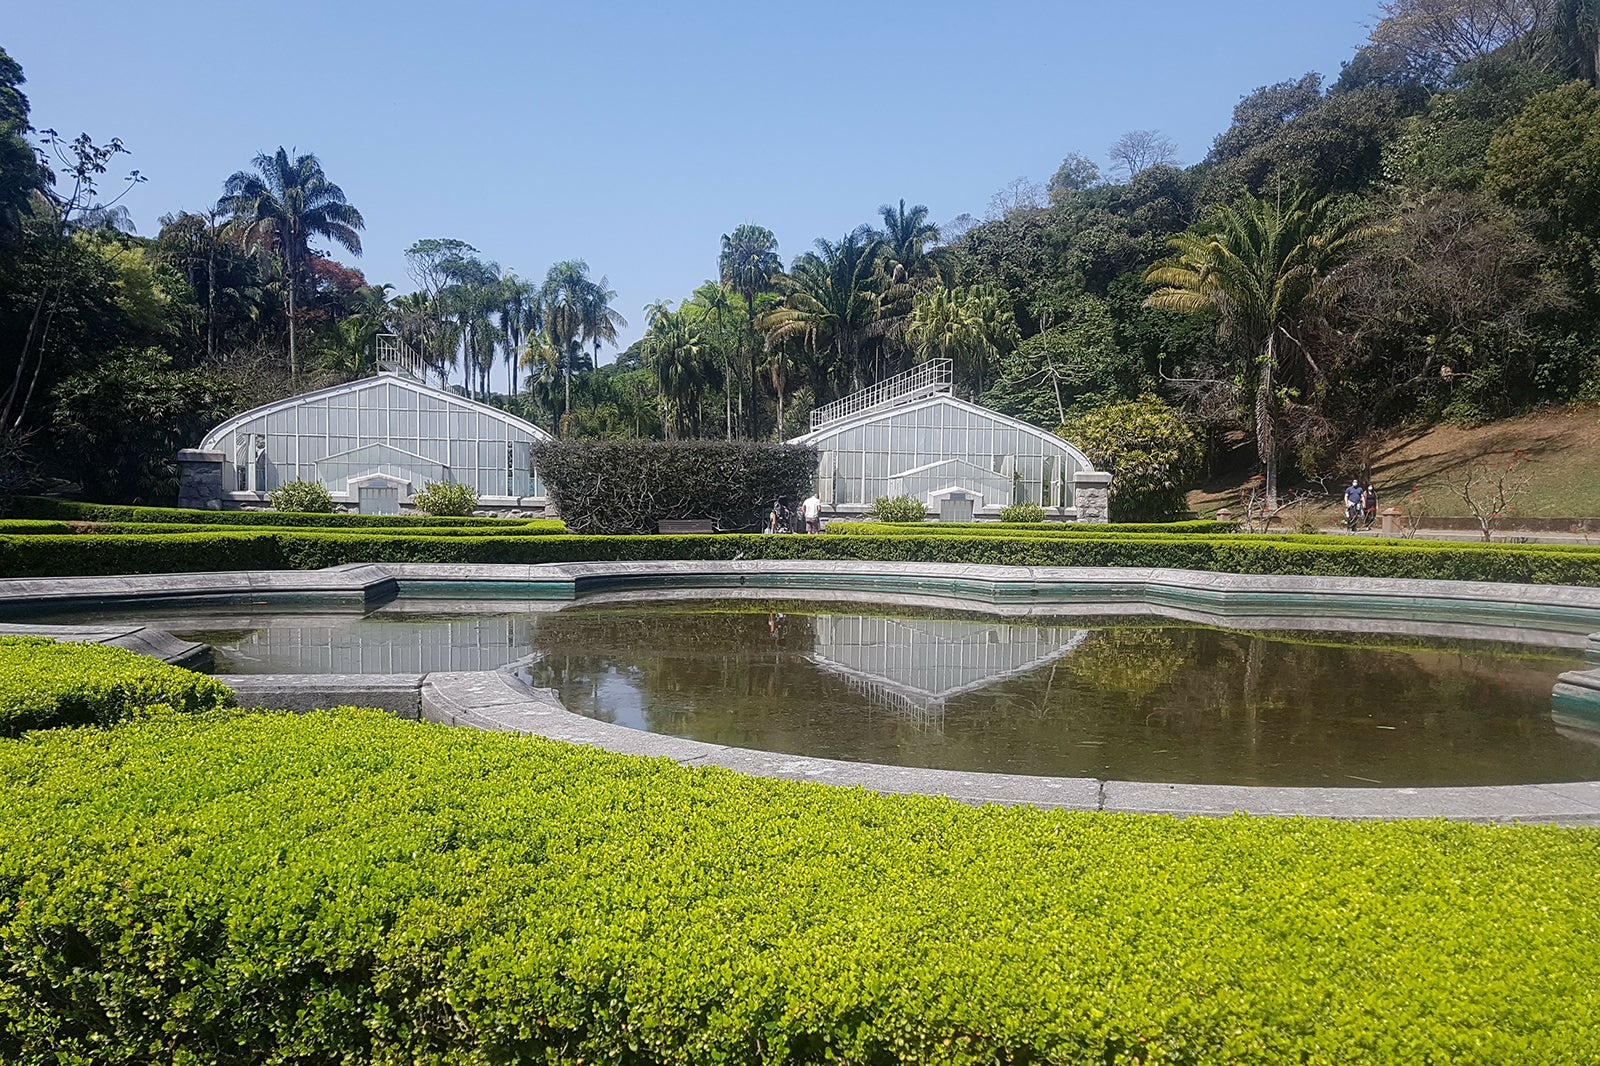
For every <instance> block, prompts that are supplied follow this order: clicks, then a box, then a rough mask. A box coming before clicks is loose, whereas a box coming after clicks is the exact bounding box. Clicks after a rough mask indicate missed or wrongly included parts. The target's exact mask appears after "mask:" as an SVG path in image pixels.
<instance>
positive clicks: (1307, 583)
mask: <svg viewBox="0 0 1600 1066" xmlns="http://www.w3.org/2000/svg"><path fill="white" fill-rule="evenodd" d="M716 589H741V590H746V591H752V590H764V591H768V592H772V593H780V594H789V595H793V594H795V593H796V592H803V591H810V592H849V593H852V594H855V595H862V594H885V595H902V596H910V597H916V598H922V599H928V600H948V601H952V602H954V601H959V602H961V603H962V604H965V605H970V606H975V607H980V608H982V609H985V610H989V611H992V612H993V613H996V614H1001V615H1011V616H1015V615H1019V614H1020V615H1026V614H1032V613H1036V612H1042V613H1050V612H1055V613H1061V612H1062V611H1067V610H1072V609H1074V608H1075V607H1081V606H1083V605H1085V604H1090V603H1093V604H1100V605H1104V604H1107V603H1112V604H1116V603H1125V604H1139V603H1143V604H1149V605H1152V606H1159V607H1164V608H1166V609H1167V610H1168V611H1171V612H1177V613H1179V614H1180V615H1181V614H1183V613H1187V612H1194V613H1200V614H1216V615H1218V616H1221V617H1225V618H1232V619H1234V620H1237V619H1239V618H1249V619H1254V620H1257V621H1258V622H1260V621H1261V620H1262V619H1271V620H1274V621H1282V620H1284V619H1290V620H1293V619H1296V618H1299V619H1303V618H1306V617H1317V618H1319V619H1321V618H1326V617H1328V612H1329V611H1330V610H1331V611H1334V612H1336V613H1338V614H1340V615H1342V616H1344V617H1348V618H1352V619H1361V618H1376V619H1384V620H1386V621H1387V624H1388V627H1389V628H1390V631H1398V632H1405V631H1407V630H1406V625H1407V623H1408V622H1410V623H1413V624H1416V625H1419V626H1422V625H1426V624H1427V622H1428V619H1429V618H1430V617H1431V618H1434V619H1454V620H1455V621H1457V622H1461V623H1465V624H1470V625H1473V626H1482V627H1485V628H1486V629H1493V630H1500V631H1503V632H1515V631H1519V630H1524V629H1525V630H1529V631H1534V630H1541V629H1543V630H1548V629H1551V628H1552V627H1554V628H1559V629H1562V630H1565V631H1566V632H1567V633H1569V634H1571V636H1570V641H1571V643H1570V644H1569V646H1574V647H1582V646H1583V645H1584V641H1585V636H1584V634H1586V633H1588V632H1596V631H1600V589H1591V588H1579V587H1573V586H1556V585H1517V584H1505V583H1478V582H1462V581H1425V580H1417V579H1400V578H1348V577H1302V576H1286V575H1241V574H1226V573H1216V572H1210V571H1184V570H1169V569H1155V568H1076V567H1070V568H1069V567H998V566H968V565H952V564H933V563H884V562H855V561H822V560H784V561H775V560H772V561H769V560H760V561H755V560H752V561H747V562H745V561H740V562H681V561H659V562H589V563H557V564H542V565H503V564H481V565H473V564H354V565H349V566H341V567H333V568H330V569H327V570H319V571H258V572H234V573H215V574H171V575H167V574H160V575H129V576H118V577H64V578H26V579H19V578H8V579H0V614H4V615H8V616H11V617H15V616H16V615H17V614H19V613H22V612H26V611H30V610H34V611H37V610H40V609H57V608H65V607H76V608H85V607H95V606H105V607H117V608H126V607H132V606H137V605H140V604H168V605H170V604H174V603H183V602H193V603H219V602H221V603H257V604H260V603H271V604H277V605H291V604H292V605H304V604H316V605H342V606H349V607H366V606H374V605H377V604H381V603H383V602H386V601H387V600H390V599H393V598H394V597H395V596H397V595H405V596H407V597H408V598H410V597H413V596H417V597H423V598H426V597H429V596H430V595H431V596H439V595H446V594H454V595H461V594H463V593H468V594H482V595H491V594H492V595H494V596H495V597H496V598H501V599H507V600H513V601H514V600H541V601H552V600H555V601H578V600H582V599H585V598H588V597H592V596H597V595H602V594H616V595H623V596H628V597H630V598H631V597H633V596H646V595H652V594H653V595H656V596H659V595H660V594H661V593H663V592H666V591H669V590H685V591H687V590H696V591H701V592H704V591H706V590H716ZM1395 627H1398V628H1395ZM74 628H75V627H66V626H53V627H48V630H49V633H48V635H52V636H58V637H61V636H63V635H64V634H66V633H68V632H70V631H71V630H72V629H74ZM82 628H83V629H85V630H94V631H95V635H92V636H91V635H85V636H83V638H82V639H94V640H108V641H111V642H117V634H116V632H115V631H116V630H117V629H118V627H117V626H116V625H115V624H106V625H99V626H87V627H82ZM122 628H124V629H127V630H129V631H133V630H139V631H141V635H140V636H138V637H136V638H135V639H137V640H140V641H143V642H144V643H145V644H146V645H147V647H149V646H160V638H159V636H155V635H154V634H153V633H152V631H150V630H148V629H147V628H146V627H138V626H124V627H122ZM46 629H47V627H44V626H30V625H26V624H8V625H4V626H0V632H13V633H14V632H39V633H45V632H46ZM155 633H159V631H155ZM136 650H146V648H140V649H136ZM1596 650H1597V649H1596V648H1595V645H1594V643H1593V642H1591V643H1590V653H1591V660H1592V659H1593V658H1594V652H1595V651H1596ZM225 680H226V681H227V682H228V683H229V684H230V685H232V686H233V687H234V688H235V689H236V691H238V693H239V698H240V702H241V703H243V704H250V703H261V702H263V699H265V698H267V697H269V696H270V697H272V698H274V699H276V701H277V704H278V705H284V706H285V708H286V709H290V710H295V709H309V708H310V706H312V705H322V706H330V705H334V704H336V703H338V704H348V703H362V702H368V703H373V704H376V705H378V706H382V707H386V708H387V709H389V710H391V711H393V712H395V713H397V714H400V715H401V716H403V717H407V718H422V719H425V720H428V721H434V722H441V723H444V724H450V725H469V726H473V727H475V728H480V729H488V730H496V731H514V732H520V733H528V734H535V735H539V736H544V737H548V738H550V739H555V740H562V741H567V742H571V743H578V744H587V745H591V746H596V747H601V748H605V749H607V750H610V751H615V752H620V753H624V754H636V755H651V756H661V757H666V758H671V759H674V760H675V761H677V762H679V763H682V764H685V765H699V766H721V767H725V768H727V769H731V770H734V771H737V772H741V773H747V774H752V775H756V776H762V777H776V778H784V779H789V780H800V781H815V782H823V783H828V784H835V785H847V786H860V787H865V788H868V789H873V790H875V791H880V792H886V793H914V794H925V795H941V796H947V797H951V798H954V799H958V800H962V801H965V802H970V803H1000V804H1031V805H1034V806H1039V807H1049V808H1064V809H1075V810H1092V811H1116V812H1126V813H1143V814H1174V815H1196V814H1203V815H1227V814H1232V813H1236V812H1239V813H1248V814H1257V815H1273V816H1282V815H1304V816H1312V817H1331V818H1343V819H1401V818H1448V819H1452V820H1464V821H1479V822H1507V821H1520V822H1555V823H1563V824H1574V825H1600V781H1579V782H1569V783H1557V784H1540V785H1496V786H1463V787H1456V788H1450V787H1443V788H1441V787H1419V788H1384V787H1374V788H1338V787H1334V788H1324V787H1303V788H1302V787H1271V786H1244V785H1215V784H1162V783H1151V782H1129V781H1114V780H1101V779H1096V778H1053V777H1033V776H1024V775H1011V774H994V773H976V772H970V773H969V772H963V771H949V770H933V769H922V768H916V767H902V766H892V765H880V764H871V763H851V762H842V761H837V760H828V759H814V758H808V757H803V756H795V755H786V754H780V753H774V752H767V751H758V750H753V749H744V748H732V747H727V746H723V745H718V744H710V743H704V742H700V741H693V740H686V739H682V738H677V737H672V736H667V735H663V734H655V733H647V732H643V731H639V730H635V729H631V728H628V727H624V726H616V725H612V724H610V723H605V722H600V721H597V720H595V719H590V718H586V717H583V716H582V715H578V714H576V713H574V712H571V711H568V710H567V709H566V708H565V707H563V706H561V704H560V703H559V701H558V700H556V698H555V696H554V694H553V693H551V692H548V691H547V690H537V689H530V688H528V687H527V686H525V685H523V684H522V683H521V682H520V681H518V680H517V679H516V678H515V677H514V676H512V674H511V672H510V671H509V670H508V669H502V670H498V671H481V672H462V673H448V672H441V673H431V674H426V675H359V676H350V675H346V676H337V675H252V676H249V677H246V676H244V675H232V676H228V677H227V678H225ZM1562 687H1565V689H1566V690H1567V697H1568V698H1571V699H1576V700H1579V701H1589V702H1591V703H1600V670H1585V671H1573V672H1571V673H1569V674H1564V675H1562V677H1561V685H1560V686H1558V690H1559V689H1560V688H1562ZM363 694H367V695H370V696H371V697H373V699H370V700H363V699H362V698H361V697H362V696H363ZM258 696H259V697H262V699H257V698H256V697H258ZM335 697H337V698H335Z"/></svg>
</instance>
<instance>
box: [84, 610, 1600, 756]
mask: <svg viewBox="0 0 1600 1066" xmlns="http://www.w3.org/2000/svg"><path fill="white" fill-rule="evenodd" d="M238 610H239V609H237V608H235V609H233V611H232V612H229V611H227V610H222V609H213V610H211V611H193V612H187V613H184V614H183V615H181V616H179V615H169V616H166V617H151V616H150V614H145V615H141V616H139V620H141V621H144V622H147V623H148V624H150V625H155V626H159V627H161V628H165V629H168V630H170V631H172V632H174V633H176V634H178V635H180V636H183V637H185V638H187V639H190V640H197V641H203V642H205V643H208V644H211V645H212V646H213V647H214V649H215V654H216V660H217V672H218V673H221V674H227V673H317V672H323V673H421V672H429V671H436V670H492V669H496V668H498V667H502V666H506V665H509V664H513V663H518V662H523V661H524V660H529V657H530V656H533V658H532V659H531V660H529V661H527V662H525V663H524V665H523V666H522V667H521V668H520V669H521V674H522V676H523V677H524V679H525V680H527V681H528V683H529V684H532V685H534V686H537V687H541V688H549V689H554V690H555V691H556V692H557V693H558V694H559V696H560V698H561V700H562V702H563V703H565V704H566V706H567V707H568V708H570V709H571V710H573V711H575V712H577V713H579V714H583V715H588V716H590V717H593V718H597V719H602V720H605V721H609V722H615V723H618V724H621V725H625V726H628V727H631V728H635V729H644V730H650V731H653V732H658V733H665V734H670V735H673V736H679V737H687V738H690V739H694V740H700V741H707V742H711V743H717V744H728V745H734V746H738V747H746V748H760V749H765V750H768V751H777V752H785V753H793V754H796V755H805V756H814V757H825V758H833V759H847V760H854V761H864V762H878V763H893V764H899V765H908V766H924V767H935V768H944V769H954V770H971V771H993V772H1003V773H1017V774H1041V775H1051V776H1072V777H1100V778H1108V779H1116V780H1135V781H1171V782H1206V783H1226V784H1248V785H1305V786H1391V787H1396V786H1407V787H1409V786H1427V785H1490V784H1516V783H1537V782H1551V781H1576V780H1596V779H1600V725H1597V726H1596V728H1592V729H1591V728H1584V727H1583V723H1579V724H1578V726H1577V727H1574V725H1573V722H1572V721H1570V720H1567V719H1563V718H1560V717H1559V716H1558V717H1556V718H1553V717H1552V706H1551V687H1552V686H1553V685H1554V684H1555V681H1556V677H1557V675H1558V674H1560V673H1561V672H1563V671H1566V670H1571V669H1576V668H1581V667H1582V665H1583V660H1582V655H1581V653H1580V652H1579V651H1577V650H1569V649H1566V648H1561V647H1551V646H1538V645H1535V644H1504V643H1492V642H1487V641H1482V640H1466V639H1445V638H1440V637H1434V638H1429V637H1412V636H1405V637H1401V636H1379V635H1373V634H1361V633H1349V632H1341V633H1318V632H1312V631H1304V630H1296V631H1282V630H1280V631H1272V632H1250V631H1244V630H1236V629H1226V628H1214V627H1207V626H1203V625H1195V624H1187V623H1180V622H1176V621H1173V620H1171V619H1167V618H1159V617H1104V616H1091V615H1085V616H1081V617H1066V616H1063V617H1052V618H1044V619H1027V620H1017V619H1004V618H996V617H991V616H987V615H983V614H979V613H970V612H958V611H941V610H938V609H935V608H922V607H917V608H913V607H895V606H892V605H889V604H882V605H871V606H866V605H862V604H857V603H827V602H803V601H796V600H782V601H778V600H773V601H756V600H748V599H743V600H707V599H683V600H675V599H672V598H670V597H664V598H661V599H659V600H658V601H657V602H653V603H640V602H620V603H602V602H588V603H585V602H579V603H577V604H565V605H558V604H544V605H532V604H527V605H520V604H508V603H505V602H503V601H502V602H493V601H484V602H479V603H465V602H463V603H441V602H435V601H417V602H415V603H409V604H408V603H407V602H406V601H404V600H403V599H402V600H400V601H396V602H395V603H393V604H391V605H389V606H386V607H384V608H382V609H380V610H376V611H373V612H370V613H367V614H365V615H363V614H358V613H349V614H339V613H301V614H294V613H281V612H280V613H273V614H268V613H262V614H259V615H251V614H240V613H238ZM123 617H133V615H131V614H127V615H123ZM55 620H57V621H66V620H68V619H66V618H61V617H58V618H57V619H55ZM79 620H85V619H81V618H80V619H79ZM95 620H97V621H106V620H108V619H107V617H106V616H105V615H104V614H98V615H96V616H95Z"/></svg>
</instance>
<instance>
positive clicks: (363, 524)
mask: <svg viewBox="0 0 1600 1066" xmlns="http://www.w3.org/2000/svg"><path fill="white" fill-rule="evenodd" d="M6 511H7V516H8V517H11V518H47V519H55V520H57V521H63V522H176V523H180V524H186V525H201V526H297V527H301V528H317V529H320V528H329V529H343V528H349V529H365V528H370V527H375V526H399V527H405V526H427V527H437V526H487V527H494V526H499V525H505V524H508V523H520V522H525V521H527V519H522V518H485V517H478V516H470V517H465V518H434V517H432V516H429V515H380V514H317V513H309V512H303V511H302V512H295V511H199V510H193V509H190V508H185V507H135V506H129V505H126V504H113V503H82V502H79V501H77V500H58V499H54V498H52V497H47V496H24V497H19V498H17V499H15V500H12V501H11V502H10V504H9V505H8V506H7V508H6Z"/></svg>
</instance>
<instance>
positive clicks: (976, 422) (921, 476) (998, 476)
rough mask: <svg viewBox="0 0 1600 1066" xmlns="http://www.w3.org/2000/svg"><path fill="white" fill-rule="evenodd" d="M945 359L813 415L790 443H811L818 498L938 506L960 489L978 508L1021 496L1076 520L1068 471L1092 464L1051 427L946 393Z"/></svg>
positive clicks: (852, 506)
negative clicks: (888, 499)
mask: <svg viewBox="0 0 1600 1066" xmlns="http://www.w3.org/2000/svg"><path fill="white" fill-rule="evenodd" d="M940 364H944V365H942V366H941V365H940ZM948 364H949V361H948V360H935V361H933V362H932V363H929V364H927V365H925V366H924V367H919V368H918V369H917V370H914V371H912V372H911V373H909V374H904V375H901V377H900V378H897V379H893V380H891V381H887V382H884V383H883V384H881V385H878V386H876V387H874V389H872V390H869V391H868V392H865V393H857V394H855V395H853V396H847V397H845V398H844V399H843V400H840V401H839V402H838V403H835V404H831V405H829V406H828V407H824V408H820V409H819V410H817V411H816V412H814V413H813V415H812V420H811V427H812V428H811V432H810V433H808V434H806V435H805V436H803V437H798V438H796V439H795V440H794V441H792V442H791V443H794V444H809V445H811V446H813V447H815V448H816V449H817V452H818V453H819V454H818V466H817V484H818V489H817V494H818V495H819V496H820V497H822V499H823V500H824V501H825V502H827V503H829V504H831V505H832V507H833V509H834V510H836V511H846V512H848V511H851V510H865V509H866V508H868V507H870V506H871V505H872V503H873V501H874V500H876V499H878V498H879V497H881V496H915V497H917V498H918V499H921V500H923V501H924V502H925V503H927V505H928V509H929V510H930V511H938V510H939V509H940V508H939V501H940V499H941V498H947V497H949V496H952V495H958V496H959V495H964V496H965V497H966V498H967V499H969V500H971V502H972V503H973V505H974V509H975V511H976V512H977V513H980V514H982V513H990V514H992V513H994V512H996V511H998V510H999V509H1000V508H1002V507H1006V506H1008V505H1010V504H1013V503H1022V502H1030V503H1037V504H1040V505H1041V506H1043V507H1045V508H1046V509H1048V510H1050V511H1051V512H1052V513H1055V514H1057V515H1059V516H1062V517H1075V516H1076V503H1077V501H1076V499H1075V494H1074V489H1073V475H1074V474H1077V473H1080V472H1093V471H1094V464H1093V463H1091V462H1090V461H1089V460H1088V458H1087V457H1086V456H1085V455H1084V454H1083V453H1082V452H1080V451H1078V449H1076V448H1074V447H1073V446H1072V445H1071V444H1069V443H1067V442H1066V441H1065V440H1063V439H1061V438H1060V437H1058V436H1056V435H1055V434H1053V433H1048V432H1046V431H1045V430H1042V429H1040V428H1039V427H1038V426H1034V425H1030V424H1028V423H1026V422H1020V421H1018V420H1017V419H1014V418H1008V417H1007V416H1005V415H1002V414H1000V413H998V412H996V411H991V410H989V409H987V408H985V407H980V406H978V405H977V404H973V403H968V402H966V401H965V400H960V399H957V398H956V397H955V396H953V395H951V394H950V391H949V390H950V371H949V365H948Z"/></svg>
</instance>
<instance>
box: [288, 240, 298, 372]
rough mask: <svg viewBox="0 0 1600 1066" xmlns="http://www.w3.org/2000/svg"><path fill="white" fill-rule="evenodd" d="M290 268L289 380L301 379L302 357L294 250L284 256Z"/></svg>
mask: <svg viewBox="0 0 1600 1066" xmlns="http://www.w3.org/2000/svg"><path fill="white" fill-rule="evenodd" d="M284 259H285V261H286V265H287V266H288V268H289V380H290V381H299V380H300V357H299V353H298V350H297V349H296V348H295V336H294V320H295V312H296V308H297V304H296V303H295V298H294V290H295V289H297V288H298V287H299V286H297V285H296V284H295V261H294V252H293V250H291V251H289V253H288V254H287V255H285V256H284Z"/></svg>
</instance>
